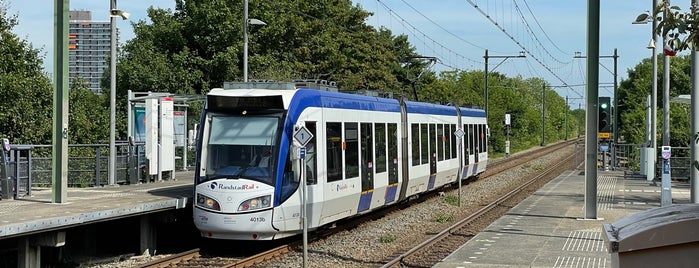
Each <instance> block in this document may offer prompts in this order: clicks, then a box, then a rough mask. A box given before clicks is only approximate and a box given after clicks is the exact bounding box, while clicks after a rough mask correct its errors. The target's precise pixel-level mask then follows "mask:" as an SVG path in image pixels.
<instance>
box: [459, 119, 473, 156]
mask: <svg viewBox="0 0 699 268" xmlns="http://www.w3.org/2000/svg"><path fill="white" fill-rule="evenodd" d="M461 127H463V130H464V137H463V139H464V144H463V148H464V149H463V150H464V151H463V157H462V158H461V159H462V160H463V161H464V165H468V152H470V151H469V147H468V146H469V144H471V143H470V142H469V137H470V134H469V132H468V125H467V124H464V125H463V126H461Z"/></svg>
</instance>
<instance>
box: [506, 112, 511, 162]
mask: <svg viewBox="0 0 699 268" xmlns="http://www.w3.org/2000/svg"><path fill="white" fill-rule="evenodd" d="M505 133H506V136H507V138H506V139H505V157H509V156H510V114H505Z"/></svg>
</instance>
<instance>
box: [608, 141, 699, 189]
mask: <svg viewBox="0 0 699 268" xmlns="http://www.w3.org/2000/svg"><path fill="white" fill-rule="evenodd" d="M643 148H645V145H643V144H617V145H616V157H617V158H616V167H615V168H616V169H621V170H625V171H628V172H630V173H638V174H640V172H641V168H643V167H642V166H641V165H642V163H641V150H642V149H643ZM607 159H608V158H607ZM662 162H663V159H662V157H661V156H660V154H659V153H658V155H657V159H656V160H655V167H654V169H653V170H655V178H659V177H660V168H661V164H662ZM691 163H692V159H691V156H690V148H689V147H672V157H671V158H670V174H671V176H672V178H673V179H679V180H688V179H689V176H690V168H692V164H691Z"/></svg>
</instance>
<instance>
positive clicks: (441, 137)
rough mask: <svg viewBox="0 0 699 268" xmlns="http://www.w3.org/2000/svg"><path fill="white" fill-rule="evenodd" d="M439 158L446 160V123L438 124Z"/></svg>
mask: <svg viewBox="0 0 699 268" xmlns="http://www.w3.org/2000/svg"><path fill="white" fill-rule="evenodd" d="M436 138H437V160H439V161H444V139H445V137H444V125H442V124H437V136H436Z"/></svg>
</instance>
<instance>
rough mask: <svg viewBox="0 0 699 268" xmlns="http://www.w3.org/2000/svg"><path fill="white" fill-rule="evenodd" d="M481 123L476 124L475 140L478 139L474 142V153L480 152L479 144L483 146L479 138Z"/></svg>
mask: <svg viewBox="0 0 699 268" xmlns="http://www.w3.org/2000/svg"><path fill="white" fill-rule="evenodd" d="M481 134H482V132H481V125H476V140H477V141H478V142H477V143H476V144H477V146H476V153H480V152H481V151H482V149H481V146H483V143H482V140H481Z"/></svg>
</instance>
